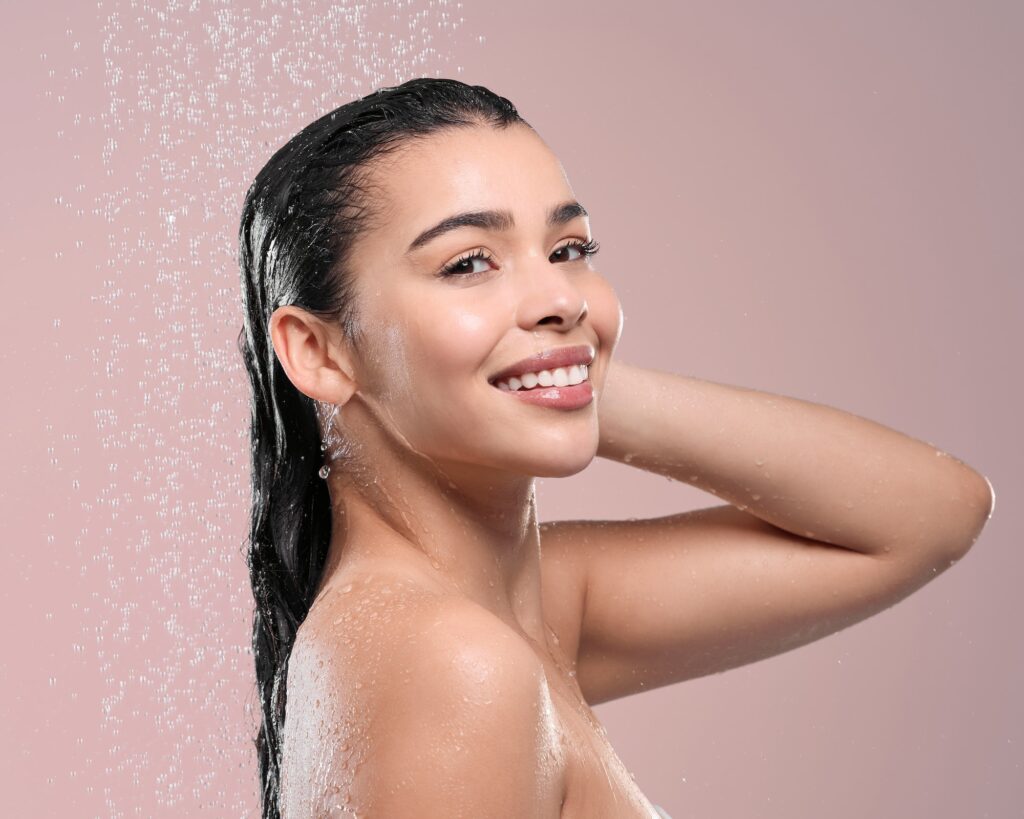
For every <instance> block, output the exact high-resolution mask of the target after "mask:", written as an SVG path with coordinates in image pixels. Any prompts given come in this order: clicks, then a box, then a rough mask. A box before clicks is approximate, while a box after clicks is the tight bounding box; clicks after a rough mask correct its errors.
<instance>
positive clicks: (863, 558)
mask: <svg viewBox="0 0 1024 819" xmlns="http://www.w3.org/2000/svg"><path fill="white" fill-rule="evenodd" d="M599 422H600V436H601V437H600V447H599V451H598V454H599V455H601V456H604V457H607V458H611V459H614V460H617V461H620V462H623V463H628V464H629V465H630V466H634V467H638V468H640V469H645V470H649V471H651V472H655V473H658V474H661V475H667V476H670V477H672V478H674V479H675V480H678V481H680V482H685V483H689V484H692V485H694V486H697V487H699V488H701V489H704V490H706V491H708V492H710V493H712V494H715V495H717V496H719V497H720V498H722V499H723V500H725V501H727V502H728V503H727V504H726V505H724V506H717V507H710V508H707V509H699V510H694V511H690V512H682V513H679V514H675V515H668V516H665V517H661V518H655V519H651V520H628V521H600V520H598V521H556V522H550V523H545V524H543V526H542V538H543V541H544V542H546V543H548V544H549V548H551V549H552V550H553V551H555V552H556V553H558V554H564V555H571V559H572V565H574V566H576V568H577V571H579V572H580V573H581V574H582V575H583V580H582V584H583V587H584V589H585V594H584V598H583V606H582V612H581V614H580V627H579V628H580V630H579V634H580V642H579V649H578V658H577V661H578V673H577V679H578V681H579V684H580V687H581V689H582V691H583V692H584V695H585V696H586V697H587V700H588V701H589V702H590V703H591V704H595V703H599V702H604V701H607V700H610V699H614V698H616V697H621V696H626V695H628V694H634V693H638V692H640V691H644V690H649V689H651V688H655V687H658V686H662V685H666V684H669V683H672V682H678V681H681V680H685V679H689V678H692V677H697V676H703V675H706V674H710V673H714V672H717V671H722V670H725V669H727V668H732V667H735V666H738V665H743V664H744V663H749V662H752V661H754V660H758V659H762V658H764V657H768V656H771V655H773V654H778V653H780V652H783V651H786V650H788V649H791V648H795V647H796V646H799V645H802V644H805V643H808V642H810V641H812V640H815V639H818V638H820V637H823V636H825V635H827V634H830V633H832V632H834V631H837V630H839V629H841V628H844V627H845V626H848V625H850V624H852V623H855V622H857V621H858V620H862V619H864V618H866V617H868V616H870V615H871V614H874V613H876V612H879V611H881V610H882V609H884V608H886V607H888V606H891V605H893V604H894V603H895V602H897V601H898V600H900V599H902V598H903V597H906V596H907V595H908V594H910V593H911V592H913V591H914V590H915V589H917V588H920V587H921V586H923V585H924V584H925V583H927V582H928V581H929V580H931V579H933V578H934V577H936V576H937V575H938V574H940V573H941V572H942V571H944V570H945V569H947V568H949V566H950V565H952V563H953V562H955V561H956V560H958V559H959V558H960V557H962V556H963V555H964V553H965V552H966V551H967V550H968V549H969V548H970V546H971V545H972V544H973V543H974V541H975V540H976V538H977V537H978V535H979V533H980V532H981V530H982V528H983V527H984V525H985V523H986V521H987V520H988V518H989V516H990V514H991V511H992V506H993V503H994V499H993V492H992V489H991V486H990V484H989V482H988V481H987V480H986V479H985V478H984V477H983V476H982V475H981V474H979V473H978V472H976V471H975V470H973V469H971V468H970V467H969V466H967V465H965V464H964V463H962V462H961V461H959V460H957V459H956V458H953V457H952V456H950V455H948V454H947V453H945V452H942V451H941V450H938V449H936V448H935V447H934V446H932V445H931V444H927V443H924V442H922V441H919V440H916V439H914V438H911V437H909V436H906V435H903V434H901V433H899V432H896V431H895V430H892V429H889V428H887V427H885V426H883V425H881V424H878V423H875V422H873V421H870V420H867V419H864V418H861V417H858V416H856V415H853V414H850V413H847V412H844V411H842V410H839V409H834V408H831V407H828V406H824V405H821V404H815V403H811V402H808V401H802V400H798V399H795V398H787V397H784V396H780V395H773V394H769V393H765V392H758V391H755V390H750V389H745V388H742V387H733V386H727V385H723V384H717V383H714V382H710V381H704V380H701V379H697V378H691V377H686V376H680V375H674V374H671V373H664V372H659V371H655V370H648V369H643V368H640V367H635V366H631V365H627V364H624V363H622V362H618V361H613V363H612V366H611V369H610V371H609V374H608V379H607V382H606V386H605V389H604V392H603V394H602V395H600V396H599Z"/></svg>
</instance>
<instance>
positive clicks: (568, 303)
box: [516, 261, 588, 330]
mask: <svg viewBox="0 0 1024 819" xmlns="http://www.w3.org/2000/svg"><path fill="white" fill-rule="evenodd" d="M565 267H566V263H565V262H555V263H552V262H547V261H544V262H541V263H540V264H538V265H537V266H536V267H535V268H533V270H532V271H531V272H530V274H529V275H526V276H523V279H522V285H521V287H522V291H521V296H520V298H519V303H518V304H519V306H518V310H517V315H516V320H517V323H518V324H519V326H520V327H522V328H523V329H524V330H532V329H533V328H534V327H536V326H537V325H545V326H550V325H553V326H554V327H556V328H557V329H560V330H571V329H572V328H573V327H576V326H577V325H578V324H579V323H580V322H581V321H583V320H584V319H585V318H586V316H587V311H588V307H587V299H586V297H585V294H584V292H583V290H582V288H581V287H580V283H579V282H580V280H579V276H580V275H582V274H581V273H580V272H577V271H569V270H565V269H564V268H565Z"/></svg>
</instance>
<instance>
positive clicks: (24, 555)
mask: <svg viewBox="0 0 1024 819" xmlns="http://www.w3.org/2000/svg"><path fill="white" fill-rule="evenodd" d="M264 6H266V7H265V8H264ZM672 6H676V8H672ZM1022 9H1024V7H1022V6H1021V5H1020V4H1017V3H995V2H976V3H970V4H968V3H948V2H940V3H936V2H929V3H924V2H896V3H891V2H859V3H847V4H838V3H827V4H824V3H817V2H811V1H810V0H808V1H807V2H773V3H758V2H747V3H742V4H736V3H731V2H720V1H719V0H715V2H711V1H710V0H709V1H708V2H703V3H687V4H668V3H662V2H651V1H650V0H644V1H643V2H631V3H629V4H626V5H622V6H617V7H616V6H611V7H607V6H606V7H603V8H602V7H600V6H598V5H596V4H593V3H582V2H572V3H560V4H556V5H554V6H549V5H548V4H546V3H542V2H540V0H525V2H524V0H517V1H516V2H515V3H510V2H499V0H488V2H468V1H467V2H464V3H456V2H445V1H444V0H441V1H440V2H439V1H438V0H433V1H432V2H426V1H425V0H413V2H411V3H400V2H398V0H395V1H394V2H383V1H382V0H376V2H373V3H370V4H364V5H361V6H358V7H356V6H353V7H343V6H340V5H331V4H328V3H310V2H304V3H297V4H292V5H288V4H282V3H257V2H248V3H245V4H236V3H225V2H211V1H210V0H199V2H196V3H181V2H177V3H172V2H170V0H166V1H165V2H143V3H130V2H111V1H110V0H105V2H102V3H100V4H98V5H97V4H92V5H90V4H82V3H71V2H69V1H68V0H64V2H60V3H58V2H51V3H25V4H17V5H15V4H7V5H6V8H5V12H6V14H5V18H6V19H5V26H4V31H5V34H4V39H5V42H4V48H3V49H0V62H2V69H3V77H4V108H5V113H6V116H5V117H4V119H5V127H4V130H3V140H4V158H5V161H4V194H3V214H2V220H0V230H2V242H0V252H2V253H3V287H4V291H5V292H6V294H7V295H6V304H7V307H8V309H7V310H6V311H5V313H4V316H3V322H2V328H3V330H2V331H3V333H4V341H3V345H2V347H0V349H2V356H3V358H2V363H3V369H4V372H5V373H6V381H5V383H6V384H7V398H6V399H4V402H3V413H4V424H3V452H4V456H5V457H4V463H5V469H4V470H3V472H2V474H0V497H2V500H3V511H4V519H5V522H6V525H7V526H9V527H10V528H9V529H8V535H9V537H8V539H7V545H6V548H5V549H4V550H3V561H4V562H3V566H2V571H3V575H4V578H5V582H4V584H3V591H2V594H0V600H2V606H3V609H2V611H0V615H2V618H3V619H2V622H3V623H4V624H5V630H6V632H7V637H6V642H7V645H6V647H5V649H4V652H3V656H4V659H3V663H4V668H3V675H2V678H0V686H2V689H3V690H2V697H0V702H2V703H3V707H4V712H5V713H4V718H3V730H4V734H5V739H4V742H3V746H4V750H3V755H4V758H3V764H2V770H3V771H4V775H5V779H6V786H5V787H4V789H3V790H4V803H5V812H6V813H7V815H11V816H83V817H84V816H110V817H122V816H124V817H127V816H175V817H178V816H217V817H222V816H239V817H241V816H255V815H256V804H257V801H256V766H255V755H254V753H253V751H252V745H251V737H252V734H253V731H254V724H255V723H254V720H255V713H254V710H253V709H254V705H255V693H254V688H253V674H252V657H251V654H250V650H249V628H250V612H251V598H250V593H249V589H248V585H247V582H248V581H247V576H246V571H245V566H244V561H243V555H242V548H243V545H244V537H245V533H246V530H245V525H246V515H247V512H248V507H247V503H248V494H247V493H248V486H247V483H246V482H247V479H248V476H247V461H246V458H247V454H246V448H245V447H246V439H245V435H246V423H247V399H248V396H247V392H246V390H247V387H246V384H245V381H244V376H243V373H242V370H241V367H240V361H239V359H238V356H237V353H236V350H235V346H234V343H235V336H236V334H237V332H238V329H239V327H240V324H241V315H240V297H239V286H238V276H237V268H236V263H235V253H236V238H235V237H236V233H237V226H238V217H239V210H240V205H241V201H242V197H243V195H244V192H245V189H246V187H247V185H248V184H249V182H250V181H251V179H252V177H253V175H254V174H255V173H256V171H257V170H258V169H259V168H260V167H261V166H262V164H263V163H264V162H265V161H266V159H267V158H269V156H270V154H271V152H272V151H273V149H275V148H276V147H277V146H278V145H280V144H281V143H282V142H284V141H285V140H286V139H287V138H288V137H289V136H291V135H292V134H293V133H295V132H296V131H297V130H299V129H300V128H301V127H302V126H304V125H305V124H306V123H308V122H309V121H311V120H312V119H313V118H315V117H316V116H319V115H320V114H322V113H324V112H326V111H328V110H330V109H332V108H334V107H335V106H337V105H339V104H341V103H343V102H346V101H348V100H350V99H353V98H355V97H356V96H360V95H362V94H365V93H367V92H369V91H370V90H372V89H374V88H377V87H379V86H381V85H393V84H397V83H399V82H402V81H404V80H406V79H409V78H410V77H412V76H422V75H431V76H451V77H457V78H459V79H462V80H464V81H467V82H471V83H480V84H483V85H486V86H488V87H490V88H492V89H493V90H495V91H497V92H498V93H501V94H503V95H505V96H507V97H509V98H510V99H512V101H513V102H515V103H516V104H517V105H518V106H519V108H520V110H521V112H522V113H523V115H524V116H525V117H526V119H527V120H528V121H530V122H531V123H532V124H533V125H534V126H535V127H536V128H537V130H538V131H539V132H540V133H541V135H542V136H544V137H545V139H546V140H547V141H548V143H549V144H550V145H551V146H552V148H553V149H554V150H555V151H556V152H557V153H558V154H559V155H560V156H561V158H562V160H563V162H564V164H565V166H566V168H567V171H568V173H569V176H570V179H571V180H572V182H573V184H574V186H575V190H576V193H577V194H578V196H579V198H580V200H581V201H582V202H583V203H584V204H585V205H586V207H587V208H588V209H589V210H590V212H591V214H592V220H591V224H592V226H593V230H594V235H595V237H596V238H598V239H599V240H600V241H601V243H602V252H601V256H600V257H599V259H598V260H597V261H598V262H599V263H600V269H601V270H602V271H603V272H604V274H605V275H606V276H607V277H608V278H609V279H610V281H611V282H612V283H613V285H614V286H615V287H616V288H617V289H618V293H619V296H620V299H621V300H622V303H623V308H624V311H625V316H626V321H625V329H624V333H623V338H622V342H621V345H620V348H619V354H620V355H621V356H622V357H623V358H624V359H625V360H628V361H630V362H632V363H637V364H647V365H649V366H652V367H657V368H663V369H669V370H674V371H677V372H680V373H685V374H693V375H697V376H699V377H702V378H709V379H711V380H715V381H720V382H724V383H730V384H740V385H744V386H749V387H754V388H757V389H763V390H767V391H770V392H776V393H782V394H786V395H792V396H796V397H801V398H806V399H809V400H813V401H817V402H821V403H826V404H830V405H833V406H838V407H841V408H844V409H847V410H849V411H852V412H855V413H857V414H859V415H863V416H866V417H869V418H872V419H874V420H877V421H880V422H882V423H884V424H887V425H889V426H892V427H894V428H896V429H898V430H900V431H903V432H906V433H908V434H911V435H913V436H914V437H917V438H920V439H923V440H927V441H930V442H933V443H934V444H935V445H936V446H938V447H940V448H942V449H945V450H947V451H949V452H951V453H952V454H954V455H956V456H958V457H960V458H962V459H964V460H966V461H967V462H968V463H969V464H971V465H973V466H974V467H975V468H977V469H979V470H980V471H982V472H983V473H985V474H986V475H987V476H988V477H989V478H990V480H991V481H992V482H993V484H994V485H995V487H996V491H997V495H998V498H997V503H996V510H995V514H994V516H993V518H992V520H991V522H990V524H989V526H988V528H987V529H986V531H985V533H984V534H983V535H982V538H981V540H980V541H979V542H978V544H977V545H976V546H975V548H974V550H973V551H972V552H971V553H970V554H969V555H968V556H967V557H966V558H965V559H964V560H963V561H961V562H960V563H959V564H958V565H957V566H956V567H954V568H953V569H952V570H950V571H949V572H947V573H945V574H944V575H941V576H939V577H938V578H937V579H936V580H935V581H934V582H933V583H931V584H930V585H928V586H926V587H925V588H924V589H922V590H921V591H919V592H917V593H916V594H914V595H913V596H912V597H910V598H908V599H907V600H905V601H903V602H901V603H900V604H898V605H897V606H895V607H894V608H892V609H890V610H888V611H886V612H883V613H882V614H880V615H877V616H875V617H873V618H871V619H869V620H867V621H865V622H863V623H860V624H858V625H855V626H853V627H851V628H849V629H847V630H845V631H843V632H840V633H838V634H836V635H833V636H831V637H828V638H826V639H824V640H821V641H819V642H817V643H814V644H812V645H810V646H806V647H803V648H800V649H797V650H794V651H791V652H789V653H787V654H784V655H781V656H777V657H774V658H771V659H769V660H765V661H762V662H759V663H755V664H753V665H750V666H745V667H743V668H740V669H737V670H734V671H731V672H728V673H725V674H721V675H713V676H712V677H710V678H703V679H699V680H695V681H691V682H689V683H686V684H681V685H676V686H671V687H667V688H662V689H658V690H656V691H652V692H649V693H646V694H644V695H643V696H635V697H630V698H627V699H623V700H618V701H615V702H612V703H607V704H604V705H601V706H598V708H597V709H596V710H597V714H598V716H599V718H600V719H601V720H602V721H603V722H604V723H605V725H606V726H607V728H608V732H609V736H610V738H611V740H612V742H613V744H614V746H615V747H616V748H617V750H618V752H619V754H620V756H621V757H622V758H623V760H624V761H625V763H626V764H627V767H628V768H629V769H630V770H631V771H633V772H634V774H635V776H636V778H637V780H638V782H639V784H640V786H641V788H642V789H643V790H644V791H645V793H646V794H647V795H648V796H649V797H650V798H651V799H652V800H653V801H654V802H656V803H658V804H661V805H663V806H664V807H665V808H666V809H668V810H669V811H670V812H671V813H672V815H673V816H674V817H676V818H677V819H689V818H690V817H740V816H742V817H765V818H766V819H767V818H768V817H779V819H781V818H782V817H787V819H793V817H823V816H827V817H830V819H854V818H855V817H856V818H857V819H861V818H862V817H865V816H871V817H919V816H928V817H934V818H935V819H944V818H945V817H951V818H952V817H958V818H959V817H972V819H973V817H992V818H993V819H996V818H997V817H1009V816H1019V815H1020V810H1021V805H1022V803H1024V770H1022V762H1024V713H1022V707H1021V697H1020V692H1021V691H1022V690H1024V656H1022V650H1021V648H1022V640H1021V636H1020V633H1019V627H1020V623H1021V621H1022V614H1024V611H1022V609H1021V605H1020V603H1019V602H1018V601H1019V600H1020V597H1019V595H1018V594H1017V593H1018V592H1019V586H1020V577H1021V570H1022V568H1024V552H1022V550H1021V544H1020V534H1021V525H1020V524H1021V512H1020V507H1019V503H1018V496H1019V488H1020V479H1019V477H1018V473H1016V472H1014V471H1013V470H1014V469H1016V468H1018V466H1019V462H1020V458H1021V455H1022V454H1024V452H1022V446H1021V436H1020V432H1019V427H1018V423H1019V419H1020V417H1021V400H1020V399H1021V389H1020V386H1019V380H1020V375H1021V371H1022V370H1021V366H1020V363H1019V360H1018V358H1019V355H1020V353H1021V351H1022V349H1024V344H1022V338H1021V330H1020V327H1021V324H1022V321H1021V319H1022V312H1024V311H1022V307H1024V299H1022V292H1021V290H1022V286H1021V278H1020V276H1021V270H1022V260H1024V259H1022V257H1024V251H1022V243H1021V221H1022V220H1021V216H1022V201H1021V199H1022V191H1024V173H1022V171H1024V165H1022V162H1021V147H1022V145H1024V106H1022V104H1021V102H1022V100H1024V93H1022V92H1024V89H1022V85H1024V81H1022V78H1024V70H1022V65H1021V59H1020V54H1021V48H1022V34H1024V11H1022ZM539 493H540V503H541V509H540V511H541V517H542V519H554V518H561V517H582V516H592V517H621V518H625V517H633V516H635V517H641V516H654V515H660V514H668V513H671V512H676V511H680V510H682V509H688V508H695V507H700V506H708V505H714V504H717V503H719V502H720V501H719V500H718V499H717V498H715V497H714V496H711V495H706V494H704V493H702V492H700V491H699V490H696V489H693V488H691V487H688V486H680V485H679V484H674V483H669V482H668V481H666V480H664V479H663V478H658V477H655V476H652V475H650V474H647V473H642V472H640V471H638V470H635V469H630V468H628V467H626V466H623V465H620V464H614V463H610V462H607V461H597V462H595V463H594V465H593V466H592V467H591V468H590V469H588V470H586V471H585V472H584V473H582V474H580V475H578V476H575V477H573V478H570V479H566V480H561V481H555V480H545V481H541V485H540V487H539Z"/></svg>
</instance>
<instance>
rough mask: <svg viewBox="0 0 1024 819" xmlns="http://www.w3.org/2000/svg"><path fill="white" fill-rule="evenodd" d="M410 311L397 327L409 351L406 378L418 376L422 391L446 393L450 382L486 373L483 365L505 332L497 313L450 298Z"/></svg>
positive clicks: (453, 385) (463, 381) (415, 379)
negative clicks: (439, 305)
mask: <svg viewBox="0 0 1024 819" xmlns="http://www.w3.org/2000/svg"><path fill="white" fill-rule="evenodd" d="M405 315H406V316H407V317H408V319H407V321H406V322H405V325H404V326H400V327H396V328H395V333H396V337H400V338H401V342H400V346H402V347H403V348H404V350H405V351H406V353H407V355H405V356H404V360H405V367H406V368H407V371H408V372H407V374H406V376H405V380H406V383H407V384H411V383H413V382H415V385H416V389H417V391H418V392H419V395H420V396H421V397H423V396H425V395H435V394H440V395H444V394H445V392H446V390H445V389H444V386H445V385H447V386H448V388H449V390H447V391H448V392H450V389H451V388H456V385H462V384H466V383H468V382H469V381H471V380H472V379H473V378H483V374H482V372H481V368H482V367H483V366H484V364H485V363H486V362H487V360H488V357H489V356H490V355H491V353H492V351H493V349H494V347H495V345H496V344H497V342H498V339H499V338H500V334H501V325H500V323H499V321H498V320H497V319H498V317H497V316H493V315H490V314H489V313H488V312H487V310H486V308H482V307H480V306H479V305H477V306H474V308H473V309H472V310H470V309H465V308H459V307H458V306H456V305H450V304H449V305H444V307H443V309H442V308H438V309H430V308H429V307H428V306H427V305H425V304H421V305H419V306H418V307H415V308H412V307H411V308H410V310H409V311H407V312H406V313H405ZM439 385H441V388H439Z"/></svg>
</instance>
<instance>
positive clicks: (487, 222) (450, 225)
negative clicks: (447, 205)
mask: <svg viewBox="0 0 1024 819" xmlns="http://www.w3.org/2000/svg"><path fill="white" fill-rule="evenodd" d="M589 215H590V214H589V213H587V210H586V208H584V207H583V205H581V204H580V203H579V202H575V201H573V202H562V203H561V204H559V205H555V206H554V207H553V208H551V210H550V211H548V218H547V224H548V227H556V226H558V225H564V224H565V223H566V222H571V221H572V220H573V219H575V218H577V217H578V216H589ZM515 224H516V222H515V219H514V218H513V217H512V213H511V212H510V211H507V210H475V211H469V212H467V213H457V214H455V215H454V216H449V217H448V218H447V219H442V220H441V221H440V222H438V223H437V224H436V225H434V226H433V227H431V228H427V229H426V230H425V231H423V232H422V233H421V234H420V235H419V236H417V237H416V238H415V239H413V240H412V244H411V245H409V249H408V250H406V251H405V252H406V253H407V254H408V253H412V252H413V251H414V250H416V248H418V247H422V246H423V245H425V244H426V243H427V242H430V241H432V240H434V239H436V238H437V237H438V236H440V235H441V234H443V233H447V232H448V231H449V230H455V229H456V228H460V227H478V228H483V229H484V230H510V229H511V228H513V227H515Z"/></svg>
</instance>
